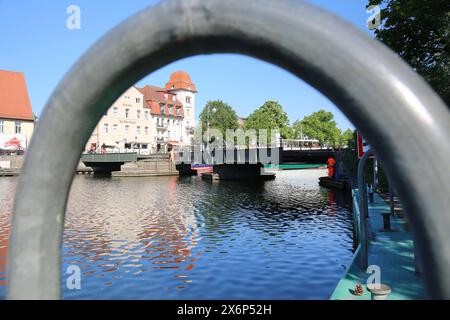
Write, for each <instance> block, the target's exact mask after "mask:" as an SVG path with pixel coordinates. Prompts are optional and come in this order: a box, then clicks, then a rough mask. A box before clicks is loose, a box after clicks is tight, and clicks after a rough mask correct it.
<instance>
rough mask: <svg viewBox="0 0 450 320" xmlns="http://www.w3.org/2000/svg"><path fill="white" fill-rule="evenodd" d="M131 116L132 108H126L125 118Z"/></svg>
mask: <svg viewBox="0 0 450 320" xmlns="http://www.w3.org/2000/svg"><path fill="white" fill-rule="evenodd" d="M129 116H130V109H125V118H128V117H129Z"/></svg>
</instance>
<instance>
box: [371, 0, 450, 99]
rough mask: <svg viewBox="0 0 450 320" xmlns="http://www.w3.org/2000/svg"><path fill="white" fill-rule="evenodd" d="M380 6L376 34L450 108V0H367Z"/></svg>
mask: <svg viewBox="0 0 450 320" xmlns="http://www.w3.org/2000/svg"><path fill="white" fill-rule="evenodd" d="M371 5H380V6H381V22H382V24H381V28H380V29H378V30H376V31H375V35H376V36H377V38H378V39H380V40H381V41H382V42H384V43H385V44H387V45H388V46H389V47H390V48H391V49H393V50H394V51H395V52H397V53H398V54H399V55H400V56H401V57H402V58H403V59H404V60H405V61H406V62H408V63H409V64H410V65H411V67H413V68H414V69H415V70H416V71H417V72H418V73H419V74H420V75H422V76H423V77H424V78H425V80H426V81H428V83H429V84H430V85H431V86H432V87H433V88H434V90H435V91H436V92H437V93H438V94H439V95H440V96H441V97H442V99H443V100H444V101H445V102H446V104H447V106H449V107H450V86H449V85H448V84H449V83H450V1H449V0H368V6H371Z"/></svg>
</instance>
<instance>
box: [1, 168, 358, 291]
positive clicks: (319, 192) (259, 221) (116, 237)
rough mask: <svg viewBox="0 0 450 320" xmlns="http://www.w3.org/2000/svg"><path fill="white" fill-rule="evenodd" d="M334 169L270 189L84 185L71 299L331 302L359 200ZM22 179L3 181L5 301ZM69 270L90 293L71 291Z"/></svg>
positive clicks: (73, 232)
mask: <svg viewBox="0 0 450 320" xmlns="http://www.w3.org/2000/svg"><path fill="white" fill-rule="evenodd" d="M322 174H323V171H318V170H308V171H285V172H279V173H278V174H277V179H276V180H274V181H269V182H265V183H257V184H255V183H254V182H249V183H245V182H244V183H243V182H232V181H230V182H220V183H210V182H206V181H202V180H201V179H200V178H198V177H193V178H178V177H160V178H136V179H134V178H112V179H94V178H92V177H89V176H80V177H76V178H75V180H74V183H73V186H72V190H71V194H70V198H69V203H68V208H67V214H66V221H65V231H64V245H63V266H62V268H63V279H62V280H63V281H62V283H63V295H64V297H65V298H66V299H100V298H101V299H113V298H114V299H220V298H225V299H249V298H253V299H327V298H328V297H329V295H330V294H331V292H332V290H333V288H334V286H335V285H336V283H337V281H338V280H339V278H340V277H341V276H342V274H343V272H344V271H345V269H346V267H347V265H348V263H349V262H350V259H351V256H352V224H351V214H350V212H349V207H348V199H346V198H345V196H344V195H343V194H340V193H335V192H330V191H328V190H325V189H322V188H319V187H318V185H317V179H318V177H319V176H320V175H322ZM15 184H16V180H15V179H14V178H12V179H9V178H6V179H1V180H0V203H1V207H0V295H4V284H5V281H6V275H5V264H6V249H7V246H8V232H9V215H10V212H11V208H12V200H11V199H12V196H13V192H14V189H15ZM69 265H77V266H79V267H80V268H81V271H82V281H81V283H82V288H81V290H73V291H72V290H69V289H67V288H66V287H65V279H66V277H67V275H66V274H65V270H66V269H67V267H68V266H69Z"/></svg>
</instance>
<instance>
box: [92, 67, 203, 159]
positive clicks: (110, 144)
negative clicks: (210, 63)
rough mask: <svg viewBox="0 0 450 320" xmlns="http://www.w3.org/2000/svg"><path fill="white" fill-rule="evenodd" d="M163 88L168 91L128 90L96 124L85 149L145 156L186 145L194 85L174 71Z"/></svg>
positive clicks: (192, 120) (192, 123) (189, 137)
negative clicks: (137, 151) (130, 151)
mask: <svg viewBox="0 0 450 320" xmlns="http://www.w3.org/2000/svg"><path fill="white" fill-rule="evenodd" d="M166 88H170V90H167V89H164V88H160V87H155V86H145V87H143V88H137V87H131V88H130V89H128V90H127V91H126V92H125V93H124V94H122V96H121V97H120V98H119V99H117V101H116V102H114V104H113V105H112V106H111V108H110V109H109V110H108V112H106V113H105V115H104V116H103V117H102V119H101V120H100V121H99V123H98V124H97V127H96V128H95V130H94V132H93V133H92V135H91V137H90V139H89V141H88V144H87V146H86V149H87V150H91V151H93V150H96V151H97V152H100V150H101V147H102V146H106V147H107V151H108V152H111V151H116V152H117V151H126V150H133V149H139V151H140V152H141V153H144V154H145V153H154V152H167V151H168V149H169V147H170V146H176V145H188V144H190V143H191V141H192V138H193V128H194V126H195V93H196V92H197V91H196V88H195V85H194V84H193V83H192V82H191V80H190V77H189V75H188V74H187V73H186V72H183V71H177V72H175V73H173V74H172V75H171V77H170V80H169V82H168V83H167V84H166ZM180 99H181V100H180Z"/></svg>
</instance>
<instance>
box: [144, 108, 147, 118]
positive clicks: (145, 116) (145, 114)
mask: <svg viewBox="0 0 450 320" xmlns="http://www.w3.org/2000/svg"><path fill="white" fill-rule="evenodd" d="M144 118H145V120H148V110H145V111H144Z"/></svg>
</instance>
